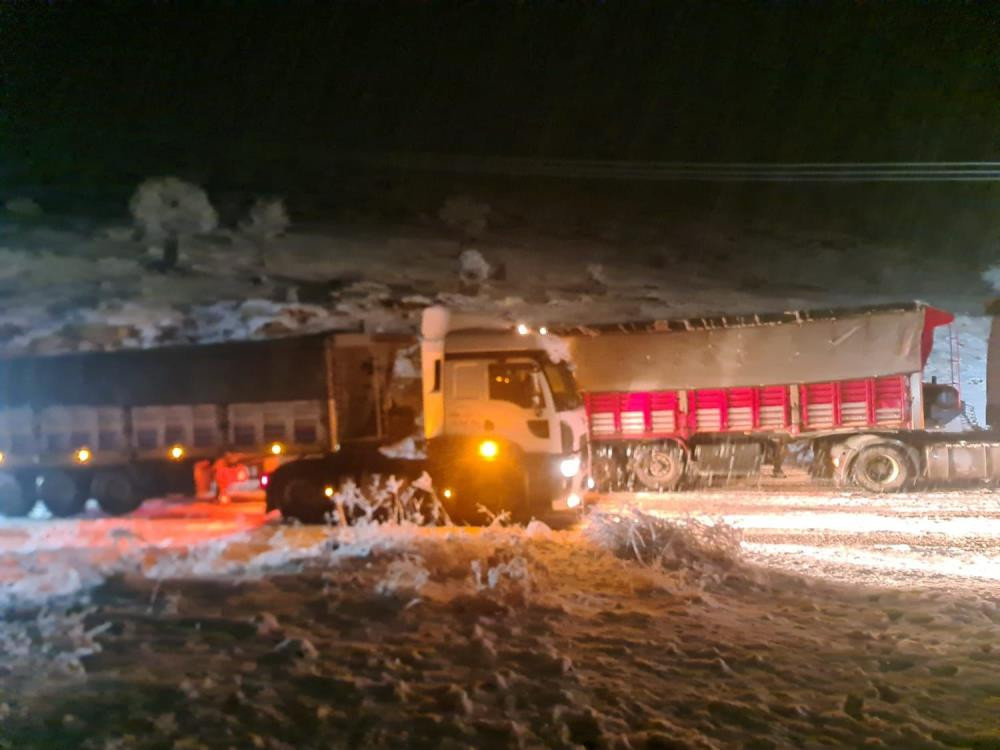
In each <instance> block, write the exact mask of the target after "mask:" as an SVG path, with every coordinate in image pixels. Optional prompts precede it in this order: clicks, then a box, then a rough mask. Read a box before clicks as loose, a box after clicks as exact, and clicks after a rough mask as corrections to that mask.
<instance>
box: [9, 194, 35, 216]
mask: <svg viewBox="0 0 1000 750" xmlns="http://www.w3.org/2000/svg"><path fill="white" fill-rule="evenodd" d="M3 207H4V209H6V211H7V212H8V213H12V214H17V215H18V216H41V215H42V207H41V206H39V205H38V201H36V200H34V199H32V198H9V199H8V200H7V201H6V202H5V203H4V205H3Z"/></svg>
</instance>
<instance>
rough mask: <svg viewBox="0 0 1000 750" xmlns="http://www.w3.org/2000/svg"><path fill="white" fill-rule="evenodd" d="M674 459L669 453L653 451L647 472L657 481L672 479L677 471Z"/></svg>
mask: <svg viewBox="0 0 1000 750" xmlns="http://www.w3.org/2000/svg"><path fill="white" fill-rule="evenodd" d="M675 466H676V464H675V462H674V457H673V456H672V455H671V454H670V453H668V452H667V451H653V453H652V454H651V455H650V457H649V465H648V467H647V470H648V471H649V475H650V476H651V477H652V478H653V479H655V480H657V481H666V480H667V479H670V478H671V476H672V475H673V473H674V469H675Z"/></svg>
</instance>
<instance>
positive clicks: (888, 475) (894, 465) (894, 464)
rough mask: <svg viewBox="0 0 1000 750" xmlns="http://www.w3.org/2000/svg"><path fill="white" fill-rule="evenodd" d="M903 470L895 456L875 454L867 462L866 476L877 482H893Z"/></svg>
mask: <svg viewBox="0 0 1000 750" xmlns="http://www.w3.org/2000/svg"><path fill="white" fill-rule="evenodd" d="M901 472H902V467H900V465H899V461H897V460H896V458H895V457H893V456H890V455H887V454H880V455H878V456H873V457H872V458H871V459H869V460H868V462H867V463H866V464H865V476H866V477H867V478H868V480H869V481H871V482H874V483H875V484H883V485H884V484H892V483H893V482H895V481H896V480H897V479H899V475H900V473H901Z"/></svg>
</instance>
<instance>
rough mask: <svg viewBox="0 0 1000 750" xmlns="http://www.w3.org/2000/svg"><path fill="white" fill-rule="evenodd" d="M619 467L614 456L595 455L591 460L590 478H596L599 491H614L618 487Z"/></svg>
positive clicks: (596, 486)
mask: <svg viewBox="0 0 1000 750" xmlns="http://www.w3.org/2000/svg"><path fill="white" fill-rule="evenodd" d="M617 474H618V467H617V465H616V463H615V459H614V456H611V455H601V456H595V457H594V458H593V460H591V462H590V478H591V479H593V480H594V489H595V490H596V491H597V492H600V493H605V492H614V491H615V490H617V489H618V484H619V481H618V479H619V477H618V476H617Z"/></svg>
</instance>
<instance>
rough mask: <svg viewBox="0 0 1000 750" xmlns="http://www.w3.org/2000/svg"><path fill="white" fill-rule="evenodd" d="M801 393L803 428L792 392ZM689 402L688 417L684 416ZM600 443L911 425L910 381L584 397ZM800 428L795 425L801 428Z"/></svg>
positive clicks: (888, 379)
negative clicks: (684, 406)
mask: <svg viewBox="0 0 1000 750" xmlns="http://www.w3.org/2000/svg"><path fill="white" fill-rule="evenodd" d="M792 388H798V395H799V414H798V420H793V419H792V402H791V398H790V395H791V390H792ZM682 395H686V399H687V405H688V410H687V412H686V413H685V412H684V411H682V410H681V405H682V403H683V399H682ZM585 404H586V408H587V417H588V419H589V422H590V430H591V434H592V435H593V437H594V439H595V440H600V439H604V440H641V439H650V438H663V437H677V438H687V437H690V436H691V435H693V434H696V433H712V432H737V433H742V432H776V433H784V434H794V433H798V432H825V431H831V430H853V429H863V428H866V427H892V428H906V427H909V426H910V424H911V420H910V406H909V405H910V401H909V379H908V377H907V376H906V375H891V376H888V377H882V378H863V379H859V380H841V381H830V382H826V383H806V384H805V385H799V386H791V385H772V386H762V387H753V388H704V389H693V390H690V391H687V392H686V394H682V393H681V392H679V391H634V392H627V393H588V394H585ZM796 421H797V424H796Z"/></svg>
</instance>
